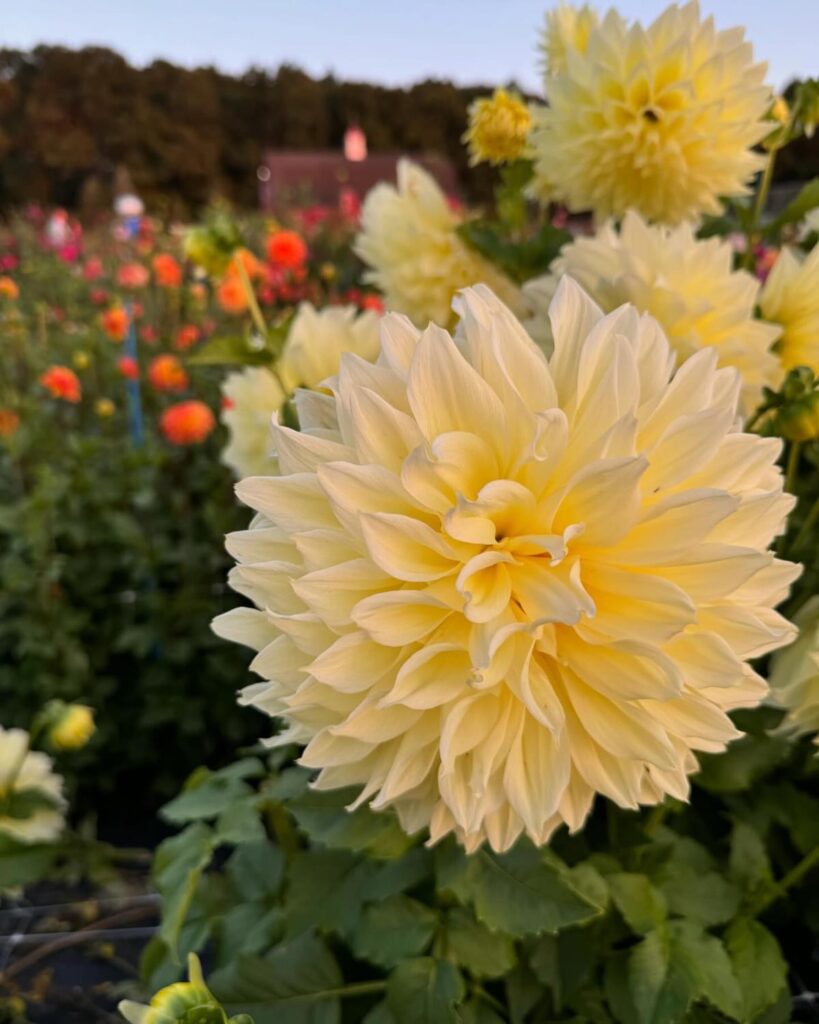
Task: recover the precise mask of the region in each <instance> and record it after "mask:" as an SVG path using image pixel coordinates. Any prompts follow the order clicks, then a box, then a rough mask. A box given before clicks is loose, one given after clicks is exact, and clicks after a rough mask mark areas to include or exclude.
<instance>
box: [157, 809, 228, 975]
mask: <svg viewBox="0 0 819 1024" xmlns="http://www.w3.org/2000/svg"><path fill="white" fill-rule="evenodd" d="M215 846H216V840H215V836H214V833H213V830H212V829H210V828H208V826H207V825H205V824H203V823H202V822H196V823H195V824H193V825H189V826H188V828H186V829H185V831H184V832H180V833H179V835H176V836H172V837H171V838H170V839H166V840H165V841H164V842H163V843H160V845H159V847H158V848H157V851H156V856H155V858H154V866H153V876H154V881H155V883H156V887H157V889H158V890H159V892H160V894H161V895H162V923H161V924H160V927H159V938H160V939H161V940H162V941H163V942H164V943H165V944H166V945H167V947H168V949H169V950H170V952H171V955H172V956H173V957H174V958H175V959H178V949H177V947H178V943H179V935H180V932H181V930H182V927H183V925H184V924H185V919H186V917H187V915H188V911H189V910H190V907H191V904H192V902H193V898H194V895H195V893H196V888H197V885H198V884H199V879H200V877H201V875H202V872H203V871H204V870H205V868H206V867H207V865H208V864H209V863H210V859H211V857H212V856H213V850H214V848H215Z"/></svg>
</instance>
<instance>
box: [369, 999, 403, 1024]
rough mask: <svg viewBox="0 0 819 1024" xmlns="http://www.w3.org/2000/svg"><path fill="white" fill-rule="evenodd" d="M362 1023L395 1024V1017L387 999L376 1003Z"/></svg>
mask: <svg viewBox="0 0 819 1024" xmlns="http://www.w3.org/2000/svg"><path fill="white" fill-rule="evenodd" d="M361 1024H395V1017H393V1015H392V1012H391V1010H390V1008H389V1006H388V1005H387V1001H386V999H384V1000H382V1001H381V1002H380V1003H376V1004H375V1006H374V1007H373V1008H372V1009H371V1010H370V1012H369V1013H368V1014H367V1016H366V1017H365V1018H364V1020H363V1021H362V1022H361Z"/></svg>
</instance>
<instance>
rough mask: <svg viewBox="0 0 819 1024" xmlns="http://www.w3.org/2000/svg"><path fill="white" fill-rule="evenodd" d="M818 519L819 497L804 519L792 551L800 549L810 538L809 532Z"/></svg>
mask: <svg viewBox="0 0 819 1024" xmlns="http://www.w3.org/2000/svg"><path fill="white" fill-rule="evenodd" d="M817 519H819V498H817V499H816V501H814V503H813V505H812V507H811V510H810V512H808V517H807V519H806V520H805V521H804V523H802V526H801V527H800V529H799V533H797V535H796V539H795V540H794V542H793V547H792V548H791V550H792V551H794V552H796V551H798V550H799V548H800V547H801V546H802V545H803V544H804V542H805V541H806V540H807V538H808V534H809V533H810V531H811V530H812V529H813V526H814V524H815V523H816V520H817Z"/></svg>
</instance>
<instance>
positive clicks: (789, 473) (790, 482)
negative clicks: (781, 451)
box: [785, 441, 802, 494]
mask: <svg viewBox="0 0 819 1024" xmlns="http://www.w3.org/2000/svg"><path fill="white" fill-rule="evenodd" d="M801 451H802V444H801V442H799V441H792V442H791V450H790V451H789V452H788V468H787V470H786V472H785V490H786V491H787V492H788V493H789V494H795V493H796V491H795V489H794V488H795V487H796V474H797V472H798V470H799V455H800V454H801Z"/></svg>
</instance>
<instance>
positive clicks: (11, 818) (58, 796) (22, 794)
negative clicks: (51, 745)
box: [0, 726, 65, 843]
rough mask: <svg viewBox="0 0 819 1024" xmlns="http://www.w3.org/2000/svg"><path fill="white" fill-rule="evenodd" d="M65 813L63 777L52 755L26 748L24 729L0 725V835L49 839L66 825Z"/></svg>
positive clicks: (34, 840)
mask: <svg viewBox="0 0 819 1024" xmlns="http://www.w3.org/2000/svg"><path fill="white" fill-rule="evenodd" d="M64 812H65V799H64V797H63V780H62V778H61V777H60V776H59V775H57V774H56V773H55V772H54V771H53V765H52V761H51V758H50V757H48V755H47V754H43V753H40V752H39V751H36V750H29V736H28V733H27V732H26V731H25V729H4V728H3V727H2V726H0V834H3V835H7V836H11V837H12V838H13V839H16V840H18V841H19V842H23V843H45V842H51V841H53V840H55V839H58V838H59V836H60V833H61V832H62V831H63V828H64V827H65V817H64Z"/></svg>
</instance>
